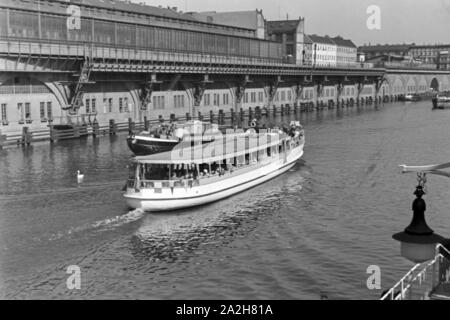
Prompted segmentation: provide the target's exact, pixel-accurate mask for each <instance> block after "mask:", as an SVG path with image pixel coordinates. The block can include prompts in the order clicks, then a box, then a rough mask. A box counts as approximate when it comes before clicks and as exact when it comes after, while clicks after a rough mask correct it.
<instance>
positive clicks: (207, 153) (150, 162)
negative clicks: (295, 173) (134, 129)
mask: <svg viewBox="0 0 450 320" xmlns="http://www.w3.org/2000/svg"><path fill="white" fill-rule="evenodd" d="M304 143H305V136H304V132H303V128H302V126H301V125H300V123H299V122H293V123H292V124H291V127H290V129H286V130H284V131H283V130H280V129H277V128H274V129H269V130H264V132H263V130H261V131H260V132H259V133H256V132H253V133H251V134H244V135H236V134H234V135H231V136H227V135H225V136H223V137H222V138H220V139H216V140H215V141H213V142H211V143H208V144H205V145H196V146H194V147H192V146H191V145H187V146H183V144H181V146H179V147H175V148H174V149H173V150H172V151H171V152H165V153H159V154H154V155H150V156H138V157H135V158H133V160H132V162H131V166H129V167H130V177H129V180H128V182H127V186H126V192H125V194H124V197H125V199H126V202H127V204H128V206H129V207H130V208H133V209H142V210H144V211H155V212H159V211H169V210H177V209H183V208H188V207H193V206H199V205H203V204H207V203H210V202H214V201H218V200H220V199H223V198H226V197H230V196H232V195H234V194H236V193H239V192H242V191H244V190H247V189H249V188H252V187H254V186H256V185H259V184H261V183H264V182H266V181H268V180H270V179H272V178H275V177H277V176H279V175H280V174H282V173H284V172H286V171H288V170H289V169H290V168H292V167H293V166H294V165H295V163H296V162H297V160H299V159H300V158H301V157H302V155H303V146H304Z"/></svg>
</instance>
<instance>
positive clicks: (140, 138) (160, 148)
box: [127, 120, 220, 156]
mask: <svg viewBox="0 0 450 320" xmlns="http://www.w3.org/2000/svg"><path fill="white" fill-rule="evenodd" d="M218 133H220V132H219V128H218V126H217V125H215V124H211V123H207V122H201V121H195V120H194V121H188V122H186V123H184V124H177V123H172V124H161V125H159V126H157V127H155V128H152V129H151V130H149V131H143V132H141V133H139V134H137V135H134V134H133V135H130V136H129V137H128V138H127V143H128V147H129V148H130V150H131V151H132V152H133V153H134V154H135V155H137V156H145V155H151V154H156V153H161V152H167V151H170V150H172V149H173V148H174V147H175V146H176V145H178V144H179V143H180V142H182V141H183V140H184V139H185V137H186V136H199V137H201V140H202V141H200V142H198V143H209V142H211V141H213V140H214V135H215V134H218Z"/></svg>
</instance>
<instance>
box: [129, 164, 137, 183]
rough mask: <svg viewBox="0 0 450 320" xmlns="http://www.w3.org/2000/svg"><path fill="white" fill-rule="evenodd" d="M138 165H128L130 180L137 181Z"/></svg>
mask: <svg viewBox="0 0 450 320" xmlns="http://www.w3.org/2000/svg"><path fill="white" fill-rule="evenodd" d="M136 166H137V164H136V163H132V164H129V165H128V179H136Z"/></svg>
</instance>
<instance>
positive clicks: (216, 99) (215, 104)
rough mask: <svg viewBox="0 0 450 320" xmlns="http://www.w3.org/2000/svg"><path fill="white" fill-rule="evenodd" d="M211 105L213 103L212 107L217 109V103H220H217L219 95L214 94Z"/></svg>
mask: <svg viewBox="0 0 450 320" xmlns="http://www.w3.org/2000/svg"><path fill="white" fill-rule="evenodd" d="M213 103H214V104H213V106H215V107H216V106H217V107H218V106H219V103H220V101H219V95H218V94H216V93H215V94H214V101H213Z"/></svg>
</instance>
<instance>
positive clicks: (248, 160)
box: [245, 153, 250, 165]
mask: <svg viewBox="0 0 450 320" xmlns="http://www.w3.org/2000/svg"><path fill="white" fill-rule="evenodd" d="M249 164H250V155H249V154H248V153H246V154H245V165H249Z"/></svg>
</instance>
